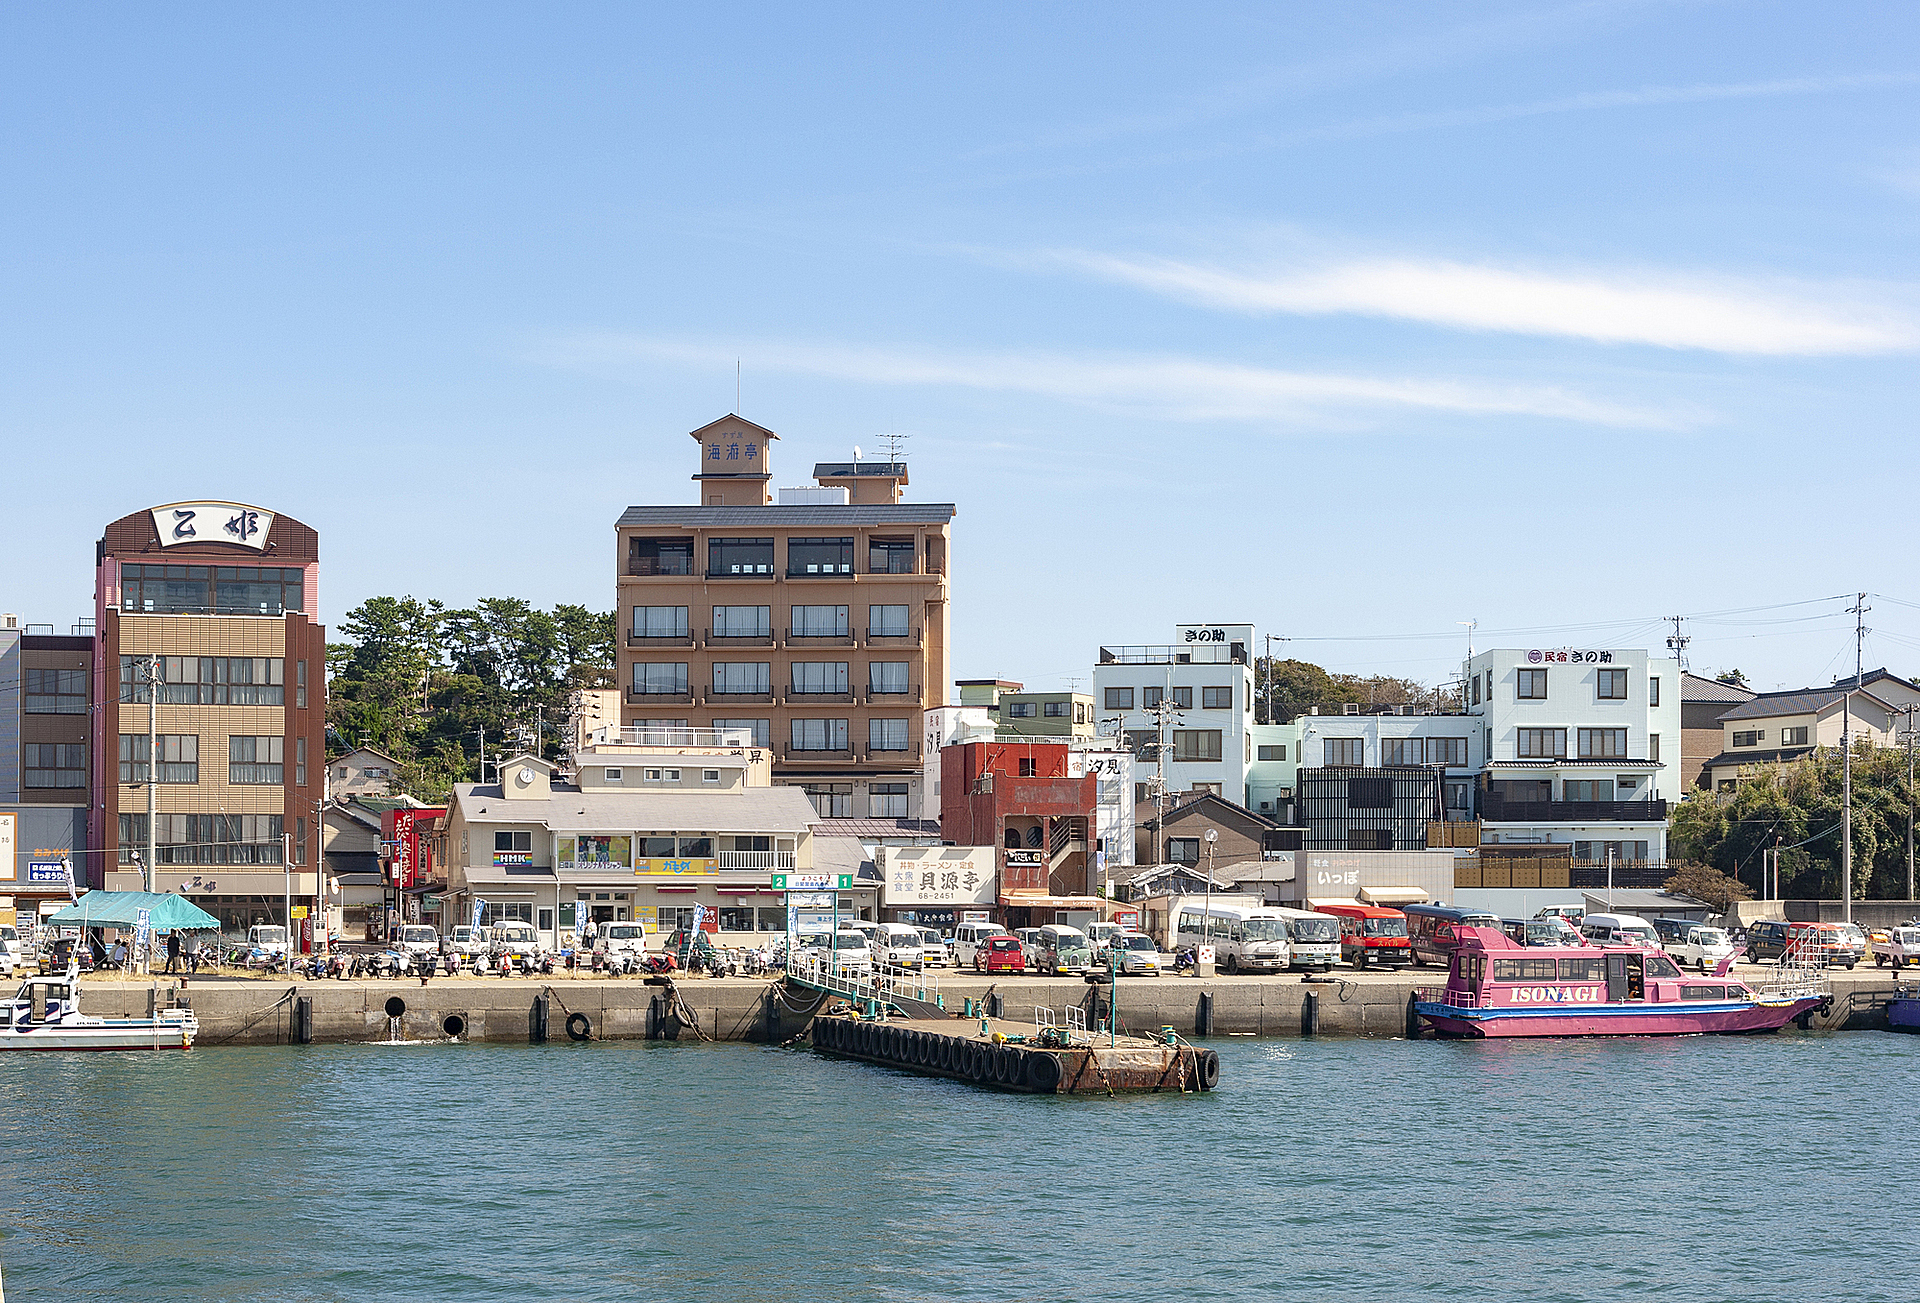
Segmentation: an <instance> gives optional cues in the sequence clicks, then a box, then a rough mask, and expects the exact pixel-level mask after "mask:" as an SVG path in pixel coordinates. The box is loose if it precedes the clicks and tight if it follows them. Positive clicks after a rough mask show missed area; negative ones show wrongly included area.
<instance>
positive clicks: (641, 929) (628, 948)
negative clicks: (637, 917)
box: [600, 923, 647, 959]
mask: <svg viewBox="0 0 1920 1303" xmlns="http://www.w3.org/2000/svg"><path fill="white" fill-rule="evenodd" d="M600 949H601V950H603V951H604V952H606V953H607V954H609V955H627V956H629V957H631V958H635V959H637V958H639V957H640V956H641V955H644V954H645V953H646V952H647V926H646V924H644V923H602V924H601V925H600Z"/></svg>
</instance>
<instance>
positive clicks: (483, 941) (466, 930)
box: [447, 923, 492, 959]
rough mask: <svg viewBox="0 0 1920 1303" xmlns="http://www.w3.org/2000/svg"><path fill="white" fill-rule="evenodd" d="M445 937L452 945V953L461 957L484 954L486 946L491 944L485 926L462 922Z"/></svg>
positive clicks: (472, 957) (475, 956)
mask: <svg viewBox="0 0 1920 1303" xmlns="http://www.w3.org/2000/svg"><path fill="white" fill-rule="evenodd" d="M447 939H448V942H449V943H450V944H451V945H452V946H453V953H454V954H456V955H458V956H460V958H462V959H477V958H479V957H481V956H483V955H485V954H486V953H487V947H488V946H489V945H490V944H492V943H491V941H490V940H489V938H488V936H487V930H486V929H485V928H483V927H468V926H467V925H466V924H464V923H462V924H461V925H460V926H459V927H456V928H455V929H453V931H451V932H449V933H448V934H447Z"/></svg>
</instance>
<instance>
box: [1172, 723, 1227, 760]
mask: <svg viewBox="0 0 1920 1303" xmlns="http://www.w3.org/2000/svg"><path fill="white" fill-rule="evenodd" d="M1220 736H1221V730H1220V729H1217V728H1176V729H1175V730H1173V758H1174V759H1175V760H1218V759H1220V756H1221V749H1220Z"/></svg>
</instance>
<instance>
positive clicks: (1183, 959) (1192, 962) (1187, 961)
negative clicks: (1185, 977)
mask: <svg viewBox="0 0 1920 1303" xmlns="http://www.w3.org/2000/svg"><path fill="white" fill-rule="evenodd" d="M1199 966H1200V955H1199V952H1197V951H1196V950H1194V948H1193V947H1192V946H1188V947H1187V948H1186V949H1185V950H1182V951H1180V952H1179V953H1178V954H1176V955H1175V956H1174V957H1173V971H1174V972H1176V973H1190V972H1192V971H1193V970H1194V969H1196V968H1198V967H1199Z"/></svg>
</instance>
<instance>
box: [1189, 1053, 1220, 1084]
mask: <svg viewBox="0 0 1920 1303" xmlns="http://www.w3.org/2000/svg"><path fill="white" fill-rule="evenodd" d="M1193 1078H1194V1084H1195V1085H1197V1086H1199V1087H1200V1089H1201V1090H1212V1089H1213V1088H1214V1087H1215V1086H1218V1085H1219V1084H1220V1056H1219V1055H1218V1054H1215V1053H1214V1052H1213V1051H1212V1050H1201V1051H1200V1052H1199V1053H1198V1054H1197V1055H1195V1056H1194V1060H1193Z"/></svg>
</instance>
